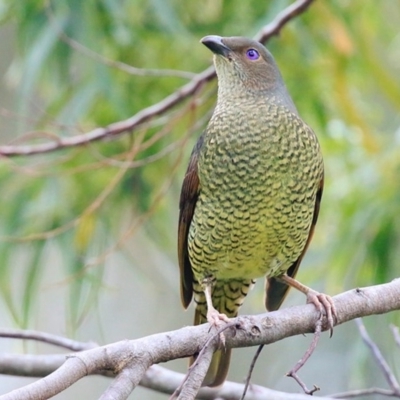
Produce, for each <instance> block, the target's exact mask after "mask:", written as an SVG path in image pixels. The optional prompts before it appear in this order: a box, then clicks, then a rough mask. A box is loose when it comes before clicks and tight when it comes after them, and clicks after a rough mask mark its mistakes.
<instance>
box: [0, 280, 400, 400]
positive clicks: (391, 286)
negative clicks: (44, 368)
mask: <svg viewBox="0 0 400 400" xmlns="http://www.w3.org/2000/svg"><path fill="white" fill-rule="evenodd" d="M333 300H334V303H335V306H336V310H337V315H338V318H337V321H336V325H338V324H342V323H344V322H347V321H349V320H352V319H355V318H358V317H365V316H368V315H372V314H382V313H386V312H390V311H394V310H399V309H400V279H396V280H394V281H392V282H390V283H387V284H383V285H377V286H371V287H367V288H362V289H360V288H358V289H354V290H350V291H348V292H345V293H343V294H340V295H338V296H335V297H334V298H333ZM317 314H318V313H317V311H316V310H315V307H314V306H313V305H311V304H307V305H303V306H297V307H291V308H287V309H282V310H280V311H274V312H270V313H264V314H260V315H255V316H241V317H238V318H236V329H235V332H231V331H232V330H227V331H226V332H225V346H226V347H227V348H234V347H247V346H257V345H260V344H270V343H273V342H276V341H278V340H282V339H284V338H286V337H289V336H294V335H298V334H304V333H310V332H313V330H314V327H315V321H316V320H317V319H318V315H317ZM324 328H326V327H324ZM209 329H210V327H209V325H208V324H203V325H200V326H191V327H184V328H181V329H179V330H175V331H172V332H167V333H160V334H156V335H152V336H148V337H144V338H141V339H137V340H130V341H124V342H117V343H113V344H110V345H107V346H103V347H98V348H95V349H91V350H86V351H82V352H80V353H75V354H74V355H73V357H71V358H68V359H67V361H66V362H65V363H64V364H63V365H62V366H60V368H59V369H58V370H57V371H55V372H54V373H52V374H50V375H49V376H47V377H46V378H44V379H42V380H39V381H37V382H35V383H33V384H31V385H28V386H25V387H24V388H21V389H17V390H15V391H13V392H11V393H9V394H7V395H4V396H0V399H1V400H11V399H12V400H17V399H18V400H19V399H25V398H31V399H35V398H39V397H35V396H32V393H39V392H41V393H42V395H43V393H46V394H47V393H48V391H49V390H51V392H49V393H58V392H60V391H62V390H63V389H64V388H66V387H68V386H70V385H72V384H73V383H74V382H76V381H77V380H78V379H80V378H81V377H83V376H85V375H88V374H95V373H104V371H109V372H112V373H113V374H118V373H120V371H122V370H124V368H125V367H128V368H131V369H136V373H137V372H138V371H143V369H147V368H148V367H150V366H151V365H152V364H158V363H161V362H166V361H170V360H173V359H177V358H183V357H188V356H190V355H192V354H195V353H198V352H199V351H200V350H201V349H202V347H203V346H204V343H206V342H207V340H208V339H209V337H210V335H212V332H211V333H210V332H209ZM20 357H21V356H20ZM2 368H4V364H3V363H2V362H1V358H0V373H9V372H8V370H7V369H6V368H4V369H2ZM14 371H15V369H14ZM140 373H141V372H140ZM140 373H139V374H138V375H137V376H139V375H140ZM36 376H37V375H36ZM66 377H67V378H68V379H66ZM60 382H62V383H63V384H62V386H61V385H60ZM66 382H67V383H66ZM147 382H148V380H147ZM149 386H150V385H149ZM55 388H56V389H55ZM57 390H58V392H57Z"/></svg>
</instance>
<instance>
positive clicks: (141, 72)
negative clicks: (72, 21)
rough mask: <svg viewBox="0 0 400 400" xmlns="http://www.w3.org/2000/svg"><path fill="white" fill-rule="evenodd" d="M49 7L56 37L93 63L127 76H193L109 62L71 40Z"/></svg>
mask: <svg viewBox="0 0 400 400" xmlns="http://www.w3.org/2000/svg"><path fill="white" fill-rule="evenodd" d="M50 6H51V4H50V1H48V3H47V5H46V14H47V17H48V19H49V21H50V23H51V25H52V27H53V28H54V30H55V31H56V34H57V36H58V37H59V38H60V39H61V40H62V41H63V42H64V43H66V44H67V45H68V46H69V47H71V48H72V49H74V50H76V51H78V52H79V53H81V54H84V55H85V56H87V57H90V58H91V59H93V60H95V61H98V62H100V63H102V64H104V65H107V66H108V67H111V68H116V69H119V70H120V71H124V72H127V73H128V74H131V75H137V76H157V77H158V76H160V77H170V76H176V77H178V78H185V79H192V78H193V77H194V75H195V74H194V73H193V72H188V71H178V70H176V69H154V68H137V67H134V66H132V65H129V64H126V63H124V62H121V61H115V60H111V59H109V58H107V57H105V56H103V55H102V54H99V53H96V52H95V51H93V50H91V49H89V48H88V47H86V46H84V45H83V44H82V43H79V42H78V41H77V40H75V39H72V38H71V37H69V36H68V35H67V34H66V33H65V32H64V31H63V29H62V27H61V26H60V24H59V23H58V22H57V19H56V16H55V15H54V13H53V11H52V10H51V7H50Z"/></svg>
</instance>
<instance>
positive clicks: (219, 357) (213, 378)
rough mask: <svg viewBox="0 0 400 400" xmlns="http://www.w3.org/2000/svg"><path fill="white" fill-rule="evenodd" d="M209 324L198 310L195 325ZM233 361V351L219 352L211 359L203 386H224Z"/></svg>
mask: <svg viewBox="0 0 400 400" xmlns="http://www.w3.org/2000/svg"><path fill="white" fill-rule="evenodd" d="M204 322H207V320H206V319H204V317H203V316H202V314H201V311H200V310H198V309H196V311H195V316H194V323H195V325H199V324H202V323H204ZM195 360H196V357H195V356H194V357H190V363H189V365H192V364H193V363H194V361H195ZM230 360H231V349H225V348H224V349H221V350H217V351H216V352H215V353H214V354H213V357H212V359H211V363H210V366H209V368H208V371H207V374H206V376H205V378H204V381H203V383H202V386H209V387H215V386H219V385H222V384H223V383H224V381H225V379H226V376H227V375H228V370H229V363H230Z"/></svg>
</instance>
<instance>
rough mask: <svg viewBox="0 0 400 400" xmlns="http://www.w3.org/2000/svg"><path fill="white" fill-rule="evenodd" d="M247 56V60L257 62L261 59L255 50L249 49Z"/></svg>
mask: <svg viewBox="0 0 400 400" xmlns="http://www.w3.org/2000/svg"><path fill="white" fill-rule="evenodd" d="M246 56H247V58H248V59H249V60H251V61H255V60H258V59H259V57H260V54H259V53H258V51H257V50H255V49H249V50H247V51H246Z"/></svg>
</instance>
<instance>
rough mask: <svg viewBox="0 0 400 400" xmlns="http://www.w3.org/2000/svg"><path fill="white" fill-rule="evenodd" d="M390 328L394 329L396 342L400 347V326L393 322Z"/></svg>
mask: <svg viewBox="0 0 400 400" xmlns="http://www.w3.org/2000/svg"><path fill="white" fill-rule="evenodd" d="M390 330H391V331H392V334H393V337H394V341H395V342H396V344H397V346H398V347H400V333H399V327H398V326H396V325H393V324H391V325H390Z"/></svg>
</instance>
